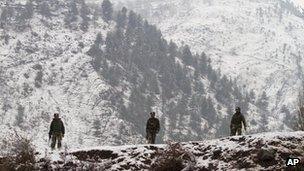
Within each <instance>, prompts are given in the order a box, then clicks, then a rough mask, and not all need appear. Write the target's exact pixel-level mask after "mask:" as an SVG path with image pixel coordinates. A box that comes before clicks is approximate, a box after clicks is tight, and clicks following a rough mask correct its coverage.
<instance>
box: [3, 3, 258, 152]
mask: <svg viewBox="0 0 304 171" xmlns="http://www.w3.org/2000/svg"><path fill="white" fill-rule="evenodd" d="M32 6H33V7H32ZM32 6H31V5H26V6H24V5H21V6H20V5H18V4H17V3H14V2H13V1H12V2H10V4H8V5H7V6H3V7H1V16H2V17H1V19H0V21H1V22H0V28H1V29H0V31H1V37H0V44H1V47H0V48H1V49H0V58H1V60H0V80H1V81H0V93H1V95H0V106H1V109H0V117H1V120H0V129H1V130H3V131H1V132H0V136H3V137H6V138H10V133H13V132H14V130H16V131H17V132H19V131H20V132H22V133H24V134H27V135H29V136H30V137H32V139H33V140H34V143H35V144H36V145H37V146H38V147H39V148H40V149H44V148H45V147H47V145H48V143H49V142H48V129H49V124H50V122H51V119H52V117H53V113H55V112H59V113H60V114H61V117H62V120H63V121H64V123H65V126H66V135H65V137H64V139H63V141H64V145H68V146H69V147H87V146H96V145H104V144H107V145H123V144H138V143H144V142H145V134H146V133H145V123H146V120H147V119H148V117H149V112H151V111H155V112H156V113H157V117H158V118H160V121H161V131H160V134H159V135H158V136H157V138H158V139H157V142H163V141H166V140H168V139H173V140H175V141H182V140H184V141H185V140H201V139H203V138H212V137H219V136H224V135H228V134H229V122H230V117H231V116H230V115H232V113H233V112H234V111H233V110H234V107H235V106H236V105H239V106H241V107H242V110H243V111H244V113H245V117H246V119H247V120H248V125H249V126H250V127H249V128H248V130H249V131H250V132H258V131H261V130H262V129H261V127H262V126H264V122H260V121H261V120H263V115H262V114H260V113H259V110H260V109H259V107H257V106H256V105H255V103H254V102H253V101H254V100H255V97H254V96H251V94H249V93H248V91H247V90H246V89H245V88H240V87H238V86H237V85H236V84H235V82H234V81H233V80H232V79H230V78H229V77H226V76H225V75H223V74H221V73H220V72H218V71H216V70H214V69H213V68H212V66H211V64H210V62H209V58H208V56H206V55H205V54H201V55H194V54H191V51H190V50H189V47H188V46H183V47H181V48H178V47H177V46H176V45H175V43H174V42H170V43H169V42H168V41H166V40H165V39H164V38H163V36H162V34H161V32H160V31H159V30H158V29H157V28H156V27H155V26H152V25H149V24H148V23H147V22H145V21H144V20H143V19H142V18H141V17H139V16H138V15H137V14H135V13H134V12H128V13H127V11H125V15H126V17H125V18H124V17H123V11H120V12H121V13H120V14H121V18H120V20H119V21H120V23H119V24H118V22H116V21H118V19H117V18H118V17H117V18H116V17H114V20H111V21H109V22H105V21H104V20H103V19H102V18H104V17H103V16H102V15H101V12H100V11H101V10H100V9H97V10H95V9H93V8H91V7H88V6H86V5H85V4H84V3H83V1H63V0H35V1H33V5H32ZM100 6H101V5H100V4H99V7H100ZM31 12H33V13H31ZM31 14H32V16H31ZM123 18H124V20H123ZM119 25H120V26H119ZM98 33H100V34H98ZM246 111H250V112H248V113H249V114H248V115H247V114H246ZM0 143H1V142H0Z"/></svg>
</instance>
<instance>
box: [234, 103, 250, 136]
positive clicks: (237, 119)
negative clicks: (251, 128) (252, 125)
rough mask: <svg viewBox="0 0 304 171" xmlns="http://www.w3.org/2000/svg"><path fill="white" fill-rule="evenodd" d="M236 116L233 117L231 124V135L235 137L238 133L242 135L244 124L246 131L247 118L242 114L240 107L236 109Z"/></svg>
mask: <svg viewBox="0 0 304 171" xmlns="http://www.w3.org/2000/svg"><path fill="white" fill-rule="evenodd" d="M235 112H236V113H235V114H234V115H233V116H232V119H231V124H230V131H231V133H230V135H231V136H234V135H236V133H237V134H238V135H242V123H243V125H244V129H245V131H246V122H245V118H244V116H243V115H242V113H241V109H240V108H239V107H237V108H236V109H235Z"/></svg>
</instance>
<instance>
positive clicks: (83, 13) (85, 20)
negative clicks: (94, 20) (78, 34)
mask: <svg viewBox="0 0 304 171" xmlns="http://www.w3.org/2000/svg"><path fill="white" fill-rule="evenodd" d="M89 14H90V9H89V7H88V6H87V5H86V4H85V2H84V1H83V2H82V4H81V10H80V17H81V18H82V22H81V25H80V29H81V30H82V31H87V30H88V28H89V21H90V17H89V16H88V15H89Z"/></svg>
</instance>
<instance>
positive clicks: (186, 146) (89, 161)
mask: <svg viewBox="0 0 304 171" xmlns="http://www.w3.org/2000/svg"><path fill="white" fill-rule="evenodd" d="M303 138H304V133H303V132H285V133H265V134H254V135H247V136H234V137H227V138H221V139H215V140H208V141H197V142H185V143H181V144H175V143H169V144H168V145H156V146H153V145H133V146H116V147H111V146H104V147H92V148H86V149H77V150H67V151H65V152H61V153H58V152H54V153H53V154H51V155H49V154H48V153H47V154H46V155H45V154H40V155H39V157H38V161H39V162H37V164H36V167H40V168H41V169H42V168H44V169H46V168H48V169H50V168H53V169H54V168H64V169H66V170H68V169H76V168H77V169H85V170H93V169H99V170H155V171H160V170H162V169H164V168H167V169H168V170H170V169H169V168H170V166H171V167H172V168H173V167H174V168H175V169H174V170H176V171H179V170H182V169H183V168H186V167H187V168H188V170H193V171H196V170H295V169H296V168H295V167H290V168H287V167H286V166H285V163H286V160H287V159H288V158H289V157H297V158H300V159H301V163H300V166H298V169H299V170H300V169H303V166H304V165H303V164H304V163H303V159H304V158H303V157H304V156H303V141H302V140H303ZM1 161H2V162H1ZM4 161H5V160H3V159H2V160H0V165H1V163H3V162H4ZM301 166H302V168H300V167H301ZM168 167H169V168H168ZM172 168H171V170H172Z"/></svg>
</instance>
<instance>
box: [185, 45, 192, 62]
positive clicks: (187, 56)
mask: <svg viewBox="0 0 304 171" xmlns="http://www.w3.org/2000/svg"><path fill="white" fill-rule="evenodd" d="M182 55H183V56H182V59H183V61H184V63H185V64H186V65H192V64H193V56H192V53H191V51H190V48H189V46H188V45H186V46H185V47H184V48H183V54H182Z"/></svg>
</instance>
